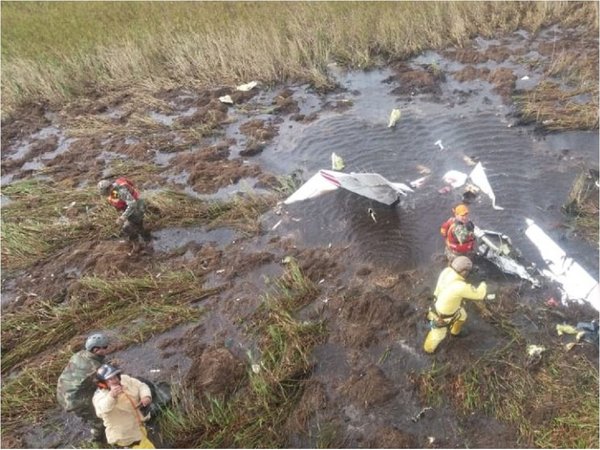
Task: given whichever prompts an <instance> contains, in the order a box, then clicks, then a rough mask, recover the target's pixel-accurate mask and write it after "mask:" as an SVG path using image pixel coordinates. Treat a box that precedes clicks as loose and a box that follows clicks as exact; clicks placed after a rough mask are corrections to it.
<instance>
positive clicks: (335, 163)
mask: <svg viewBox="0 0 600 450" xmlns="http://www.w3.org/2000/svg"><path fill="white" fill-rule="evenodd" d="M344 167H346V165H345V164H344V160H343V159H342V158H341V156H338V155H336V153H335V152H333V153H331V170H343V169H344Z"/></svg>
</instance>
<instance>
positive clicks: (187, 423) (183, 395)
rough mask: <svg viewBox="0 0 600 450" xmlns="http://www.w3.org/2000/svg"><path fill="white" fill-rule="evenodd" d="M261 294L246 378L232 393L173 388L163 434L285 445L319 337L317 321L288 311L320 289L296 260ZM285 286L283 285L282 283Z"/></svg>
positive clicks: (201, 442)
mask: <svg viewBox="0 0 600 450" xmlns="http://www.w3.org/2000/svg"><path fill="white" fill-rule="evenodd" d="M275 286H278V287H277V288H276V289H275V290H274V291H273V292H271V293H269V294H267V295H266V296H265V297H264V299H263V305H262V308H261V312H260V313H258V314H257V316H256V318H255V319H254V325H253V326H252V331H253V333H254V334H255V335H256V337H257V339H258V345H259V349H258V353H259V355H260V356H259V355H253V354H249V361H248V369H247V375H246V382H245V383H244V385H243V386H242V387H240V388H239V389H238V390H237V392H235V393H234V394H233V396H231V397H230V398H227V399H225V398H214V397H204V396H201V397H200V398H199V397H198V396H199V395H200V393H198V392H193V391H192V390H191V388H190V387H182V388H179V389H178V390H176V392H175V395H174V403H173V405H172V406H171V407H170V408H169V409H167V410H166V414H165V415H163V417H162V418H161V419H160V420H161V430H162V433H163V435H164V436H165V437H166V438H167V439H169V440H170V441H172V442H173V445H174V446H178V447H187V448H199V447H209V448H215V447H216V448H220V447H230V448H231V447H235V448H266V447H269V448H279V447H282V446H285V445H286V442H287V436H286V433H285V431H284V426H285V424H286V421H287V419H288V417H289V416H290V414H291V413H292V412H293V410H294V406H295V405H296V403H297V402H298V400H299V399H300V397H301V395H302V393H303V390H304V382H305V380H306V379H307V378H308V377H309V376H310V373H311V370H312V363H311V361H310V352H311V349H312V348H313V347H314V346H315V345H316V344H317V343H319V342H320V341H321V340H322V339H323V335H324V331H325V327H324V324H323V323H322V322H321V321H316V322H305V321H300V320H298V319H296V318H294V316H293V315H292V311H291V309H290V308H292V309H295V307H294V305H296V302H294V301H291V302H290V298H305V296H306V295H307V293H308V292H312V299H314V297H315V296H316V295H317V294H318V291H316V290H313V289H312V288H311V289H308V291H307V287H308V286H312V283H311V282H310V280H308V279H306V278H305V277H304V276H303V275H302V273H301V270H300V269H299V268H298V266H297V265H296V264H295V263H293V262H292V263H291V264H289V265H288V269H287V271H286V274H285V275H284V277H283V278H282V279H281V280H278V281H277V282H276V283H275ZM283 286H285V288H283V289H282V287H283Z"/></svg>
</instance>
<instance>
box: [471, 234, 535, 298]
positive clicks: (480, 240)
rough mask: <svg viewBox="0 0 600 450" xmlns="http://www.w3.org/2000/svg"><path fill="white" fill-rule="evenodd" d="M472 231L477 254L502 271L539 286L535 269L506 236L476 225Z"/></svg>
mask: <svg viewBox="0 0 600 450" xmlns="http://www.w3.org/2000/svg"><path fill="white" fill-rule="evenodd" d="M474 233H475V237H476V238H477V254H478V255H480V256H481V257H483V258H485V259H487V260H488V261H490V262H491V263H492V264H494V265H495V266H496V267H498V268H499V269H500V270H501V271H502V272H504V273H507V274H510V275H515V276H517V277H519V278H521V279H523V280H526V281H529V282H530V283H531V285H532V286H533V287H539V286H541V282H540V280H539V279H538V278H536V276H535V274H536V272H537V270H536V269H535V267H533V266H531V265H530V266H527V265H526V264H525V263H524V262H523V260H522V258H521V252H520V251H519V250H518V249H517V248H515V247H514V246H513V244H512V241H511V240H510V238H509V237H508V236H506V235H505V234H502V233H498V232H496V231H491V230H482V229H481V228H479V227H477V226H476V227H475V230H474Z"/></svg>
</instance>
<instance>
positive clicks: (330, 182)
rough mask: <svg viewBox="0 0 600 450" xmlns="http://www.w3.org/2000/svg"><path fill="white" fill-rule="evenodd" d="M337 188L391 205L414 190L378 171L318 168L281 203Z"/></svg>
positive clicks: (296, 200) (310, 196)
mask: <svg viewBox="0 0 600 450" xmlns="http://www.w3.org/2000/svg"><path fill="white" fill-rule="evenodd" d="M338 188H343V189H346V190H348V191H350V192H353V193H355V194H358V195H361V196H363V197H367V198H370V199H371V200H375V201H377V202H380V203H383V204H385V205H392V204H394V203H396V202H397V201H398V199H399V195H407V193H408V192H414V191H413V190H412V189H411V188H410V186H407V185H406V184H404V183H392V182H391V181H389V180H387V179H386V178H384V177H383V176H381V175H379V174H378V173H354V172H352V173H349V174H348V173H343V172H337V171H334V170H325V169H322V170H319V172H317V173H316V174H315V175H313V176H312V177H311V178H310V179H309V180H308V181H307V182H306V183H304V184H303V185H302V186H300V188H299V189H298V190H297V191H296V192H294V193H293V194H292V195H290V196H289V197H288V198H287V199H286V200H285V201H284V202H283V203H285V204H286V205H289V204H290V203H294V202H298V201H302V200H306V199H309V198H313V197H317V196H319V195H321V194H324V193H325V192H329V191H333V190H335V189H338Z"/></svg>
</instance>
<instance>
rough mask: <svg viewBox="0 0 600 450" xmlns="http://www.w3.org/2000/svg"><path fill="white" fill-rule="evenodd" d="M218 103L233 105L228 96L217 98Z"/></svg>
mask: <svg viewBox="0 0 600 450" xmlns="http://www.w3.org/2000/svg"><path fill="white" fill-rule="evenodd" d="M219 101H220V102H221V103H227V104H228V105H233V100H232V99H231V96H230V95H224V96H223V97H219Z"/></svg>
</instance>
